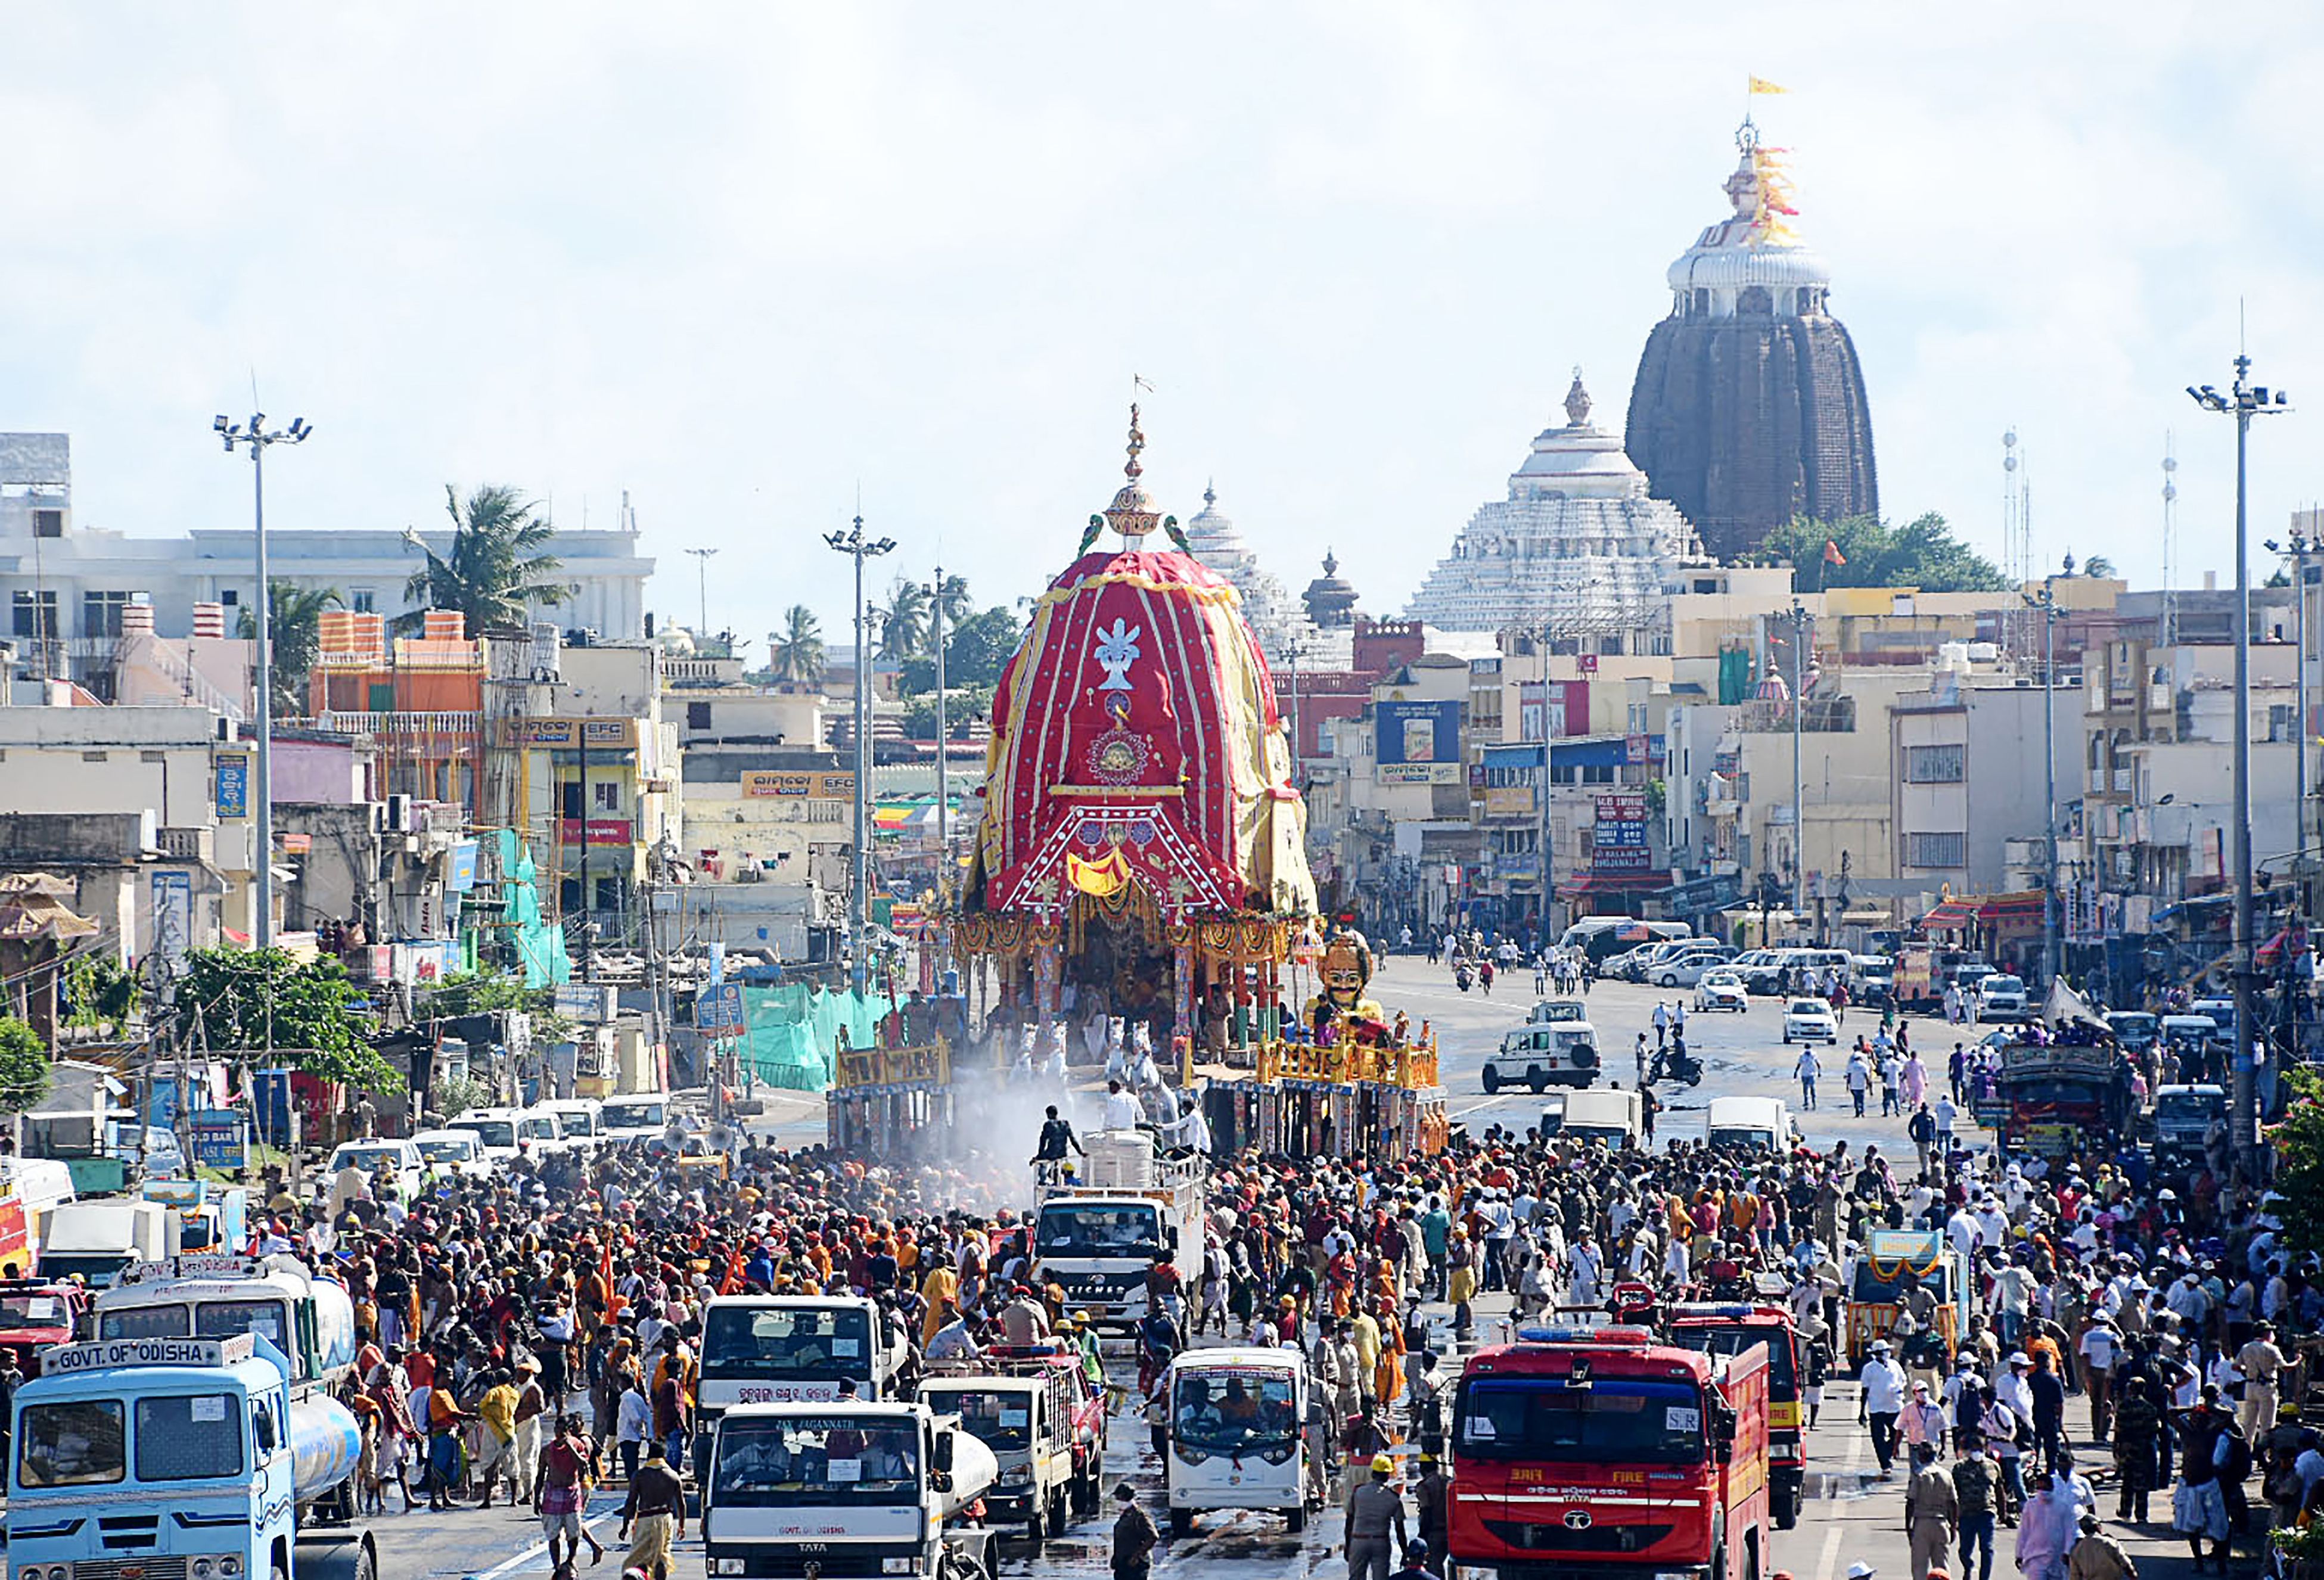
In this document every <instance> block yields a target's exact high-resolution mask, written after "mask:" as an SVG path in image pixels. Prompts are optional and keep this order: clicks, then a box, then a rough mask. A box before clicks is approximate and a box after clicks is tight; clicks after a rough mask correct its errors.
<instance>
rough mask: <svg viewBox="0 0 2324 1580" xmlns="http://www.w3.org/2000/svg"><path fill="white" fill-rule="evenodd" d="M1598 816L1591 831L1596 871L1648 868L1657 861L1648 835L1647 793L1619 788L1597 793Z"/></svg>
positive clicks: (1592, 853)
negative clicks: (1648, 840) (1654, 858)
mask: <svg viewBox="0 0 2324 1580" xmlns="http://www.w3.org/2000/svg"><path fill="white" fill-rule="evenodd" d="M1597 802H1598V819H1597V822H1596V823H1595V824H1594V825H1593V827H1592V828H1591V841H1590V842H1591V855H1590V867H1591V871H1593V872H1644V871H1646V870H1647V869H1648V868H1650V867H1651V866H1652V865H1653V852H1652V850H1650V849H1649V846H1648V842H1647V839H1646V792H1645V791H1643V790H1618V791H1611V792H1608V793H1606V794H1604V795H1600V796H1598V797H1597Z"/></svg>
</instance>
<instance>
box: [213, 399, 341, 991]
mask: <svg viewBox="0 0 2324 1580" xmlns="http://www.w3.org/2000/svg"><path fill="white" fill-rule="evenodd" d="M210 431H211V432H213V433H215V434H217V436H218V439H219V441H220V442H221V443H223V444H224V445H225V446H226V454H227V455H232V454H234V451H235V447H236V446H241V447H243V448H245V449H247V450H248V451H249V452H250V501H251V503H250V521H251V536H252V537H254V539H255V540H256V546H257V561H258V608H257V610H256V611H254V615H253V619H254V620H255V622H256V623H255V624H254V627H253V629H254V630H255V631H256V633H257V636H258V765H257V766H258V772H257V776H256V777H257V783H256V784H254V785H252V786H251V787H250V796H251V800H252V801H253V802H254V803H255V813H254V817H253V820H252V821H253V822H254V838H253V840H252V841H251V842H252V844H253V845H254V847H255V850H254V855H253V857H252V860H253V861H254V864H255V866H256V868H257V875H258V914H257V915H256V916H255V917H254V919H253V920H252V922H251V926H250V941H251V944H252V947H254V948H256V949H272V948H273V947H274V756H273V745H274V587H273V584H272V583H271V582H269V581H268V580H267V572H266V451H267V447H268V446H272V445H303V444H305V443H306V442H307V437H308V436H309V435H310V434H312V433H313V432H314V431H315V430H314V427H312V425H310V424H309V422H308V421H307V419H306V418H303V417H298V418H291V426H290V427H287V428H270V427H267V426H266V414H265V413H264V412H253V413H251V417H250V421H249V422H248V423H247V424H244V423H238V422H228V421H227V420H226V418H225V417H224V416H222V415H221V416H220V417H218V418H216V419H215V420H213V421H212V422H211V424H210Z"/></svg>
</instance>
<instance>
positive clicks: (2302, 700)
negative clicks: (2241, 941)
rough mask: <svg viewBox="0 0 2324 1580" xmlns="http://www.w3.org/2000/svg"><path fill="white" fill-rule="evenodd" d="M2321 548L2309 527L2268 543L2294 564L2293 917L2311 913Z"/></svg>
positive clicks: (2298, 529) (2271, 549)
mask: <svg viewBox="0 0 2324 1580" xmlns="http://www.w3.org/2000/svg"><path fill="white" fill-rule="evenodd" d="M2317 547H2319V545H2318V543H2317V542H2316V540H2315V539H2314V538H2312V537H2309V535H2308V529H2307V528H2305V527H2298V526H2295V527H2294V528H2292V535H2291V537H2289V538H2287V539H2286V540H2285V542H2284V543H2283V544H2282V546H2281V547H2279V546H2278V545H2277V543H2276V541H2275V539H2274V538H2273V537H2271V538H2269V539H2268V540H2267V550H2268V552H2269V553H2270V554H2280V555H2283V556H2286V557H2287V558H2289V559H2290V560H2291V561H2292V653H2293V655H2294V657H2293V659H2292V673H2293V677H2294V678H2293V685H2294V687H2295V688H2296V689H2295V691H2294V694H2293V696H2292V715H2293V721H2292V730H2293V735H2294V748H2295V749H2294V750H2293V751H2292V828H2293V835H2292V896H2293V905H2292V912H2293V914H2294V915H2296V916H2301V917H2305V916H2306V915H2307V914H2308V749H2309V735H2308V556H2309V555H2310V553H2312V552H2313V551H2314V550H2315V549H2316V548H2317Z"/></svg>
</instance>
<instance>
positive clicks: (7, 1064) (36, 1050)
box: [0, 1015, 52, 1114]
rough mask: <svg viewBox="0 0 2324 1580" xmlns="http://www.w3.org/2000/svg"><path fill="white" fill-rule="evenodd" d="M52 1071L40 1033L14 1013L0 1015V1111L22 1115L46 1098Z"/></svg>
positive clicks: (47, 1052) (0, 1112)
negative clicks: (17, 1017)
mask: <svg viewBox="0 0 2324 1580" xmlns="http://www.w3.org/2000/svg"><path fill="white" fill-rule="evenodd" d="M51 1073H52V1070H51V1065H50V1063H49V1051H48V1050H47V1049H46V1048H43V1047H42V1046H41V1034H40V1033H38V1032H35V1031H34V1030H32V1027H30V1026H28V1025H26V1024H24V1023H23V1021H20V1020H18V1019H16V1017H15V1016H14V1015H5V1016H0V1114H21V1113H23V1111H24V1110H25V1109H27V1108H29V1107H32V1106H33V1105H34V1104H36V1103H38V1102H39V1101H40V1100H41V1099H42V1098H45V1097H47V1096H48V1095H49V1077H50V1075H51Z"/></svg>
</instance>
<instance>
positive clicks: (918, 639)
mask: <svg viewBox="0 0 2324 1580" xmlns="http://www.w3.org/2000/svg"><path fill="white" fill-rule="evenodd" d="M865 612H866V616H867V618H868V619H869V620H871V625H872V628H873V629H876V630H877V631H878V632H879V633H880V657H882V658H886V659H889V660H890V661H891V662H894V663H899V664H900V663H902V662H903V661H904V660H905V659H907V658H909V657H913V656H914V655H916V654H917V653H918V652H919V650H920V648H921V645H922V643H923V641H924V639H925V638H926V634H927V627H928V590H927V587H925V586H924V585H922V584H921V583H918V582H914V581H911V580H908V579H907V578H905V577H901V576H899V577H898V578H897V579H896V582H895V584H894V585H893V586H891V587H890V588H889V589H888V606H887V607H886V608H885V609H881V608H879V607H877V606H876V605H875V606H874V607H872V608H871V609H870V610H868V611H865Z"/></svg>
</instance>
